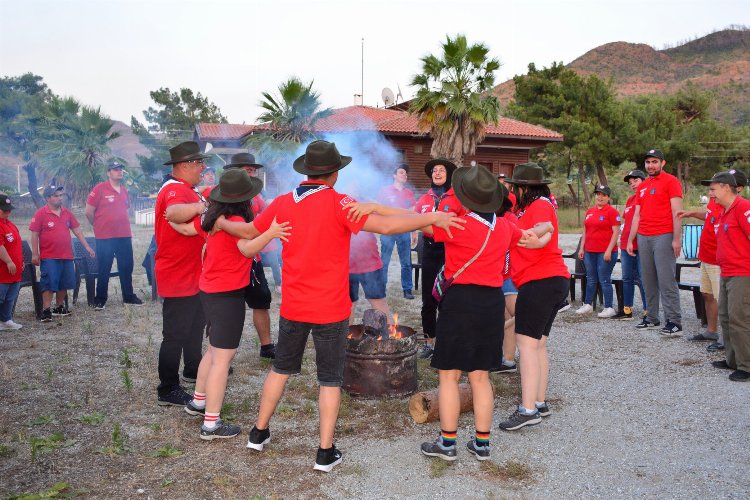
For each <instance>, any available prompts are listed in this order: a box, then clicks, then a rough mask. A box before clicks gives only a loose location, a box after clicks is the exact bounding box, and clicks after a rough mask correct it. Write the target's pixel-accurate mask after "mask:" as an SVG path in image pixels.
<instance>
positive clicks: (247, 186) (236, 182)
mask: <svg viewBox="0 0 750 500" xmlns="http://www.w3.org/2000/svg"><path fill="white" fill-rule="evenodd" d="M261 191H263V181H261V180H260V179H258V178H257V177H250V176H249V175H247V172H245V171H244V170H242V169H241V168H238V169H232V170H230V171H229V172H225V173H224V175H222V176H221V179H219V185H218V186H216V187H215V188H213V189H212V190H211V194H209V195H208V197H209V198H211V199H212V200H214V201H220V202H222V203H240V202H242V201H247V200H250V199H252V198H253V197H255V196H256V195H258V194H260V192H261Z"/></svg>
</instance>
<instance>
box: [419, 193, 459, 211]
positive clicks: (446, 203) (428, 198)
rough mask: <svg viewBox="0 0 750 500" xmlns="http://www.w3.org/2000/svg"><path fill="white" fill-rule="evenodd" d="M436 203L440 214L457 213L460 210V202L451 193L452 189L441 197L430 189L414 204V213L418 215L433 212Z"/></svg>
mask: <svg viewBox="0 0 750 500" xmlns="http://www.w3.org/2000/svg"><path fill="white" fill-rule="evenodd" d="M436 203H437V204H438V210H440V211H441V212H455V213H459V212H460V211H461V210H462V207H461V202H460V201H458V198H456V195H455V194H454V193H453V188H449V189H448V191H446V192H445V193H443V194H442V195H441V196H437V195H436V194H435V193H434V192H433V191H432V189H430V190H429V191H427V192H426V193H425V194H423V195H422V196H420V197H419V199H418V200H417V202H416V203H415V204H414V211H415V212H417V213H418V214H426V213H429V212H434V211H435V204H436Z"/></svg>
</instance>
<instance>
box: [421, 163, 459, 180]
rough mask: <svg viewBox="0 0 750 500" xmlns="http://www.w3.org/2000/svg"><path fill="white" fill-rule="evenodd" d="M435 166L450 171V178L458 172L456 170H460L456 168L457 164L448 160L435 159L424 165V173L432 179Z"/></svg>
mask: <svg viewBox="0 0 750 500" xmlns="http://www.w3.org/2000/svg"><path fill="white" fill-rule="evenodd" d="M435 165H443V166H444V167H445V170H447V171H448V176H449V177H450V176H451V174H452V173H453V172H454V171H455V170H456V168H458V167H456V164H455V163H453V162H452V161H450V160H449V159H447V158H435V159H433V160H430V161H428V162H427V163H425V164H424V173H425V174H427V177H432V167H434V166H435Z"/></svg>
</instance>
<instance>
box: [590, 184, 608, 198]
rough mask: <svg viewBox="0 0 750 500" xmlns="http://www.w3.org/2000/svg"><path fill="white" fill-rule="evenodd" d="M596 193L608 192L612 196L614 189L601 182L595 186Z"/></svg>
mask: <svg viewBox="0 0 750 500" xmlns="http://www.w3.org/2000/svg"><path fill="white" fill-rule="evenodd" d="M594 193H602V194H606V195H607V196H612V190H611V189H609V186H605V185H604V184H599V185H598V186H596V188H594Z"/></svg>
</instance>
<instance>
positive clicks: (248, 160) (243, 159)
mask: <svg viewBox="0 0 750 500" xmlns="http://www.w3.org/2000/svg"><path fill="white" fill-rule="evenodd" d="M242 167H255V168H263V165H261V164H260V163H255V155H253V154H251V153H237V154H236V155H232V158H231V159H230V160H229V163H227V164H226V165H224V170H229V169H230V168H242Z"/></svg>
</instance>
